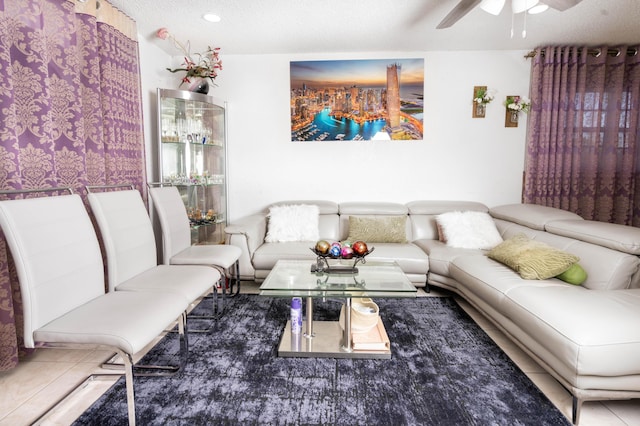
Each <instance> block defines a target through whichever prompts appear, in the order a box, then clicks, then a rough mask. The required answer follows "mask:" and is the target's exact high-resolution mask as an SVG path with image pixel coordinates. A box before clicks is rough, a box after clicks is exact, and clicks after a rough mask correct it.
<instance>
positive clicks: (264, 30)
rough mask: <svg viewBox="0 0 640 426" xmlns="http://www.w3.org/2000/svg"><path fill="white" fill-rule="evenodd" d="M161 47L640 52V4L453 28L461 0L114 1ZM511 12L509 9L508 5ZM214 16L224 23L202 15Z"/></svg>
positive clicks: (490, 19) (617, 3)
mask: <svg viewBox="0 0 640 426" xmlns="http://www.w3.org/2000/svg"><path fill="white" fill-rule="evenodd" d="M109 1H110V2H111V3H112V4H113V5H114V6H116V7H118V8H119V9H121V10H122V11H123V12H125V13H126V14H128V15H129V16H131V17H132V18H133V19H135V20H136V22H137V24H138V32H139V33H140V34H141V35H142V36H143V37H146V38H148V39H149V40H154V41H153V42H154V43H155V42H157V43H158V45H159V46H161V48H163V49H165V50H166V51H167V52H168V53H170V54H177V53H178V52H177V50H176V49H175V48H173V47H172V46H171V43H168V42H162V41H161V40H159V39H155V31H156V30H157V29H158V28H160V27H166V28H168V29H169V31H170V32H171V33H172V34H174V35H175V36H176V38H177V39H178V40H180V41H183V42H184V41H187V40H189V41H190V43H191V46H192V50H193V51H202V50H204V49H205V48H206V46H208V45H211V46H212V47H213V46H218V47H221V49H222V53H223V54H263V53H264V54H279V53H289V54H295V53H333V52H381V51H394V52H402V51H407V52H408V51H430V50H432V51H438V50H526V49H532V48H534V47H536V46H540V45H547V44H567V43H571V44H580V45H601V44H607V45H617V44H637V43H640V24H638V22H640V0H583V1H582V2H581V3H580V4H578V5H577V6H575V7H573V8H571V9H569V10H566V11H564V12H559V11H556V10H553V9H549V10H548V11H547V12H545V13H543V14H540V15H529V16H528V17H527V21H526V29H527V37H526V38H522V36H521V32H522V29H523V26H524V22H523V17H524V15H523V14H519V15H516V16H515V19H514V30H515V34H514V37H513V38H510V30H511V21H512V17H511V8H510V7H509V6H508V5H507V6H505V8H504V10H503V11H502V13H501V14H500V15H499V16H493V15H490V14H488V13H486V12H484V11H483V10H481V9H479V8H476V9H474V10H473V11H471V12H470V13H469V14H467V15H466V16H465V17H463V18H462V19H461V20H460V21H458V22H457V23H456V24H455V25H454V26H453V27H451V28H448V29H442V30H436V29H435V27H436V25H437V24H438V23H439V22H440V21H441V20H442V18H444V16H446V15H447V13H448V12H449V11H450V10H451V9H452V8H453V7H454V6H455V5H456V4H457V3H458V0H109ZM507 3H510V2H507ZM207 12H213V13H215V14H217V15H219V16H220V17H221V18H222V21H221V22H219V23H215V24H212V23H208V22H205V21H204V20H203V19H202V18H201V16H202V15H203V14H204V13H207Z"/></svg>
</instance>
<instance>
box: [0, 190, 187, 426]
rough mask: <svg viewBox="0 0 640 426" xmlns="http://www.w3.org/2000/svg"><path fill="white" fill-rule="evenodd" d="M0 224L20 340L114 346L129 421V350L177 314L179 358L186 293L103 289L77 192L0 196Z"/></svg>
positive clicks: (36, 344)
mask: <svg viewBox="0 0 640 426" xmlns="http://www.w3.org/2000/svg"><path fill="white" fill-rule="evenodd" d="M32 192H35V191H32ZM8 193H10V191H5V192H3V194H8ZM0 226H1V227H2V230H3V232H4V234H5V237H6V240H7V243H8V245H9V248H10V251H11V254H12V256H13V260H14V262H15V266H16V270H17V274H18V280H19V282H20V291H21V294H22V302H23V312H24V344H25V346H26V347H27V348H45V347H48V348H71V349H78V348H82V349H93V348H95V347H106V348H109V349H110V350H113V351H115V352H116V353H118V354H119V355H120V356H121V357H122V359H123V361H124V374H125V381H126V389H127V404H128V414H129V424H130V425H134V424H135V420H136V415H135V397H134V382H133V378H134V372H133V371H134V369H133V361H132V359H133V355H134V354H136V353H137V352H139V351H140V350H141V349H143V348H145V346H147V345H148V344H150V343H151V342H153V340H154V339H155V338H156V337H157V336H159V335H161V334H162V333H163V331H164V330H165V329H166V328H167V327H170V326H172V325H173V324H174V322H175V321H176V319H177V320H178V324H179V331H180V338H181V343H182V344H181V351H182V360H183V361H184V360H185V359H186V350H187V349H186V348H187V345H186V336H185V335H184V322H185V318H184V312H185V309H186V308H187V303H186V301H185V300H184V299H182V298H178V297H175V296H174V295H172V294H171V293H167V292H162V293H161V292H158V293H153V294H148V293H141V292H111V293H106V294H105V282H104V268H103V262H102V254H101V251H100V245H99V243H98V239H97V237H96V233H95V230H94V228H93V224H92V223H91V220H90V219H89V215H88V214H87V211H86V208H85V206H84V204H83V202H82V200H81V199H80V197H79V196H78V195H59V196H49V197H41V198H28V199H19V200H4V201H0Z"/></svg>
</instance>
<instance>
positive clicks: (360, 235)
mask: <svg viewBox="0 0 640 426" xmlns="http://www.w3.org/2000/svg"><path fill="white" fill-rule="evenodd" d="M406 228H407V216H406V215H405V216H381V217H358V216H349V236H348V237H347V240H349V241H352V242H353V241H365V242H367V243H406V242H407V232H406Z"/></svg>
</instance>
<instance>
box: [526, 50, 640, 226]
mask: <svg viewBox="0 0 640 426" xmlns="http://www.w3.org/2000/svg"><path fill="white" fill-rule="evenodd" d="M639 47H640V46H632V47H628V46H621V47H617V48H615V49H614V48H607V47H600V48H587V47H542V48H538V49H536V50H535V56H534V58H533V64H532V74H531V102H532V108H531V111H530V113H529V128H528V136H527V151H526V162H525V184H524V193H523V200H524V202H525V203H535V204H541V205H545V206H551V207H558V208H561V209H565V210H569V211H573V212H575V213H577V214H579V215H581V216H582V217H584V218H585V219H591V220H598V221H602V222H611V223H620V224H625V225H633V226H640V174H639V173H638V169H639V167H640V145H639V144H640V126H639V121H640V53H638V48H639Z"/></svg>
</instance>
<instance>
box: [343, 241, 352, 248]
mask: <svg viewBox="0 0 640 426" xmlns="http://www.w3.org/2000/svg"><path fill="white" fill-rule="evenodd" d="M342 247H351V241H343V242H342Z"/></svg>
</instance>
